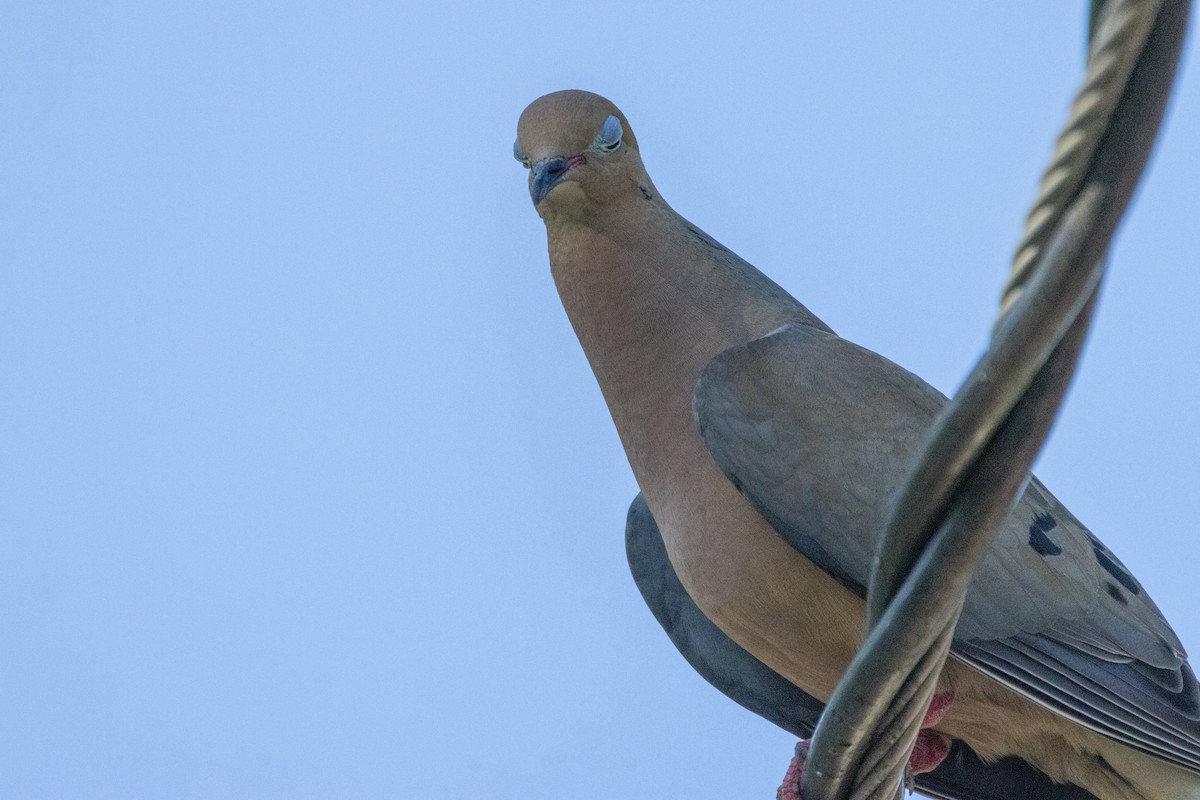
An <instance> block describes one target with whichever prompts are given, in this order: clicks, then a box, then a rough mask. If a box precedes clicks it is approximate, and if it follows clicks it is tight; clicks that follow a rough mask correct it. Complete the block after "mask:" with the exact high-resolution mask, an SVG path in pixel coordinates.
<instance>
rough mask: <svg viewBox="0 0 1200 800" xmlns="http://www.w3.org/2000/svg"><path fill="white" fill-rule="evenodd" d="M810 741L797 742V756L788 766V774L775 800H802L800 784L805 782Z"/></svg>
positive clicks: (776, 793)
mask: <svg viewBox="0 0 1200 800" xmlns="http://www.w3.org/2000/svg"><path fill="white" fill-rule="evenodd" d="M810 741H811V740H809V739H801V740H800V741H798V742H796V755H794V756H793V757H792V763H790V764H788V768H787V774H786V775H784V776H783V783H781V784H780V785H779V790H778V791H777V792H775V800H801V798H800V782H801V781H803V780H804V762H805V760H806V759H807V758H808V744H809V742H810Z"/></svg>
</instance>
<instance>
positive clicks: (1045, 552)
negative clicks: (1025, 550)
mask: <svg viewBox="0 0 1200 800" xmlns="http://www.w3.org/2000/svg"><path fill="white" fill-rule="evenodd" d="M1057 526H1058V521H1057V520H1055V519H1054V517H1052V516H1050V515H1049V514H1038V515H1037V516H1036V517H1034V518H1033V524H1032V525H1030V526H1029V546H1030V547H1032V548H1033V549H1034V552H1036V553H1037V554H1038V555H1041V556H1057V555H1061V554H1062V548H1061V547H1059V546H1058V545H1056V544H1055V543H1054V542H1053V541H1051V540H1050V537H1049V536H1047V535H1046V532H1047V531H1051V530H1054V528H1055V527H1057Z"/></svg>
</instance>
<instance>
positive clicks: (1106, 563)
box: [1092, 545, 1142, 595]
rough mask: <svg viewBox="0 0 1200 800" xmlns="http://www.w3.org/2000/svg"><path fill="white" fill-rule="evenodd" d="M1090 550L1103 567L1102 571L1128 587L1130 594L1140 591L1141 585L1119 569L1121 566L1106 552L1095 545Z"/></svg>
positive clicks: (1139, 592)
mask: <svg viewBox="0 0 1200 800" xmlns="http://www.w3.org/2000/svg"><path fill="white" fill-rule="evenodd" d="M1092 552H1093V553H1095V554H1096V561H1097V562H1098V563H1099V564H1100V566H1102V567H1104V571H1105V572H1107V573H1108V574H1109V575H1112V576H1113V578H1114V579H1115V580H1116V581H1117V583H1119V584H1121V585H1122V586H1124V587H1125V588H1126V589H1128V590H1129V593H1130V594H1133V595H1139V594H1141V593H1142V589H1141V587H1140V586H1138V585H1137V583H1136V582H1135V581H1134V580H1133V576H1132V575H1130V574H1129V573H1128V572H1126V571H1125V570H1123V569H1121V566H1120V565H1119V564H1118V563H1117V562H1115V561H1113V560H1112V559H1111V558H1109V556H1108V553H1106V552H1104V551H1103V550H1102V549H1100V548H1099V547H1097V546H1095V545H1093V546H1092Z"/></svg>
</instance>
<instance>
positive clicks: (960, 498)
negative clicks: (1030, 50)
mask: <svg viewBox="0 0 1200 800" xmlns="http://www.w3.org/2000/svg"><path fill="white" fill-rule="evenodd" d="M1188 7H1189V3H1188V0H1108V2H1105V0H1094V2H1093V8H1092V20H1091V25H1090V29H1091V33H1092V40H1091V46H1090V48H1089V56H1088V67H1087V71H1086V74H1085V77H1084V84H1083V87H1082V88H1081V89H1080V91H1079V93H1078V95H1077V96H1076V99H1075V102H1074V104H1073V105H1072V108H1071V112H1070V116H1069V119H1068V122H1067V125H1066V128H1065V130H1064V132H1063V134H1062V135H1061V136H1060V137H1059V140H1058V144H1057V146H1056V148H1055V151H1054V155H1053V157H1052V160H1051V164H1050V166H1049V167H1048V168H1047V170H1046V172H1045V175H1044V177H1043V180H1042V183H1041V187H1040V190H1039V194H1038V197H1037V199H1036V200H1035V202H1034V205H1033V210H1032V211H1031V212H1030V214H1029V217H1028V221H1027V224H1026V228H1025V233H1024V235H1023V236H1022V239H1021V242H1020V244H1019V245H1018V246H1017V250H1016V255H1015V257H1014V260H1013V271H1012V275H1011V277H1010V279H1009V282H1008V285H1007V286H1006V287H1005V290H1004V293H1003V296H1002V300H1001V310H1000V316H999V320H998V322H997V324H996V327H995V330H994V333H993V337H992V343H991V346H990V347H989V349H988V351H987V352H986V353H985V354H984V356H983V357H982V358H981V359H980V361H979V363H978V364H977V365H976V367H975V369H974V370H973V371H972V372H971V374H970V375H969V376H968V378H967V380H966V382H965V383H964V384H963V386H962V388H961V389H960V390H959V392H958V394H957V395H956V396H955V398H954V399H953V400H952V401H951V403H950V405H949V406H948V407H947V409H946V411H945V412H944V413H943V415H942V417H941V418H940V420H939V423H938V426H937V428H936V430H935V431H934V432H933V433H932V435H931V437H930V439H929V440H928V442H927V444H926V446H925V448H924V450H923V452H922V455H921V457H920V458H918V459H917V461H916V463H915V464H914V466H913V467H912V469H911V470H910V472H909V476H908V478H907V480H906V482H905V484H904V486H903V487H902V488H901V490H900V491H899V492H898V494H897V497H896V500H895V503H894V507H893V512H892V515H891V518H890V520H889V522H888V525H887V527H886V530H885V534H884V537H883V540H882V542H881V546H880V549H879V551H878V553H877V555H876V559H875V564H874V568H873V571H872V576H871V582H870V589H869V593H868V598H867V636H866V640H865V642H864V644H863V647H862V648H861V650H860V652H859V653H858V655H857V656H856V658H855V659H854V661H853V662H852V663H851V665H850V667H849V669H848V670H847V673H846V675H845V676H844V677H843V679H842V681H841V683H840V684H839V685H838V688H837V690H836V691H835V693H834V695H833V697H832V698H831V699H830V701H829V704H828V705H827V706H826V710H825V713H824V715H823V716H822V718H821V723H820V725H818V727H817V731H816V734H815V736H814V738H813V741H812V745H811V747H810V749H809V753H808V758H807V763H806V765H805V771H804V779H803V785H802V787H801V793H802V795H803V796H804V797H805V798H806V800H846V798H852V800H876V798H878V799H880V800H882V799H884V798H891V797H895V796H896V795H897V794H898V793H899V792H900V791H901V789H902V779H903V776H904V770H905V766H906V763H907V759H908V754H909V753H910V752H911V750H912V746H913V744H914V742H915V740H916V737H917V733H918V731H919V728H920V723H921V720H922V718H923V716H924V713H925V710H926V709H927V708H928V706H929V701H930V699H931V698H932V695H933V691H934V688H935V686H936V683H937V678H938V675H939V674H940V671H941V667H942V664H943V663H944V661H945V658H946V655H947V654H948V652H949V648H950V642H951V639H952V636H953V631H954V627H955V625H956V623H957V621H958V615H959V613H960V612H961V610H962V604H963V600H964V599H965V596H966V591H967V587H968V586H969V584H970V579H971V574H972V571H973V569H974V566H975V564H976V563H977V561H978V559H979V558H980V557H981V556H982V555H983V553H984V552H985V551H986V549H987V547H988V546H989V545H990V543H991V540H992V537H993V535H994V533H995V532H996V530H997V529H998V528H999V525H1000V523H1001V522H1002V521H1003V519H1004V518H1005V516H1006V515H1007V512H1008V509H1009V507H1010V505H1011V503H1012V501H1013V499H1014V498H1015V497H1016V495H1017V493H1018V492H1019V491H1020V489H1021V487H1022V486H1023V485H1024V482H1025V480H1026V479H1027V477H1028V473H1029V469H1030V467H1031V465H1032V463H1033V460H1034V458H1035V457H1036V455H1037V453H1038V451H1039V450H1040V449H1041V446H1042V443H1043V442H1044V440H1045V437H1046V435H1047V434H1048V432H1049V430H1050V426H1051V425H1052V424H1053V420H1054V417H1055V414H1056V413H1057V410H1058V407H1059V405H1060V403H1061V401H1062V398H1063V395H1064V394H1065V392H1066V388H1067V385H1068V383H1069V381H1070V378H1071V375H1072V374H1073V373H1074V369H1075V365H1076V363H1077V361H1078V356H1079V352H1080V349H1081V348H1082V346H1083V341H1084V339H1085V337H1086V335H1087V330H1088V326H1089V324H1090V320H1091V315H1092V311H1093V310H1094V308H1095V305H1096V296H1097V291H1098V287H1099V285H1100V281H1101V279H1102V277H1103V273H1104V266H1105V255H1106V253H1107V250H1108V246H1109V243H1110V242H1111V240H1112V236H1113V234H1114V232H1115V230H1116V227H1117V224H1118V223H1119V221H1120V219H1121V216H1122V215H1123V214H1124V212H1125V209H1126V207H1127V206H1128V204H1129V199H1130V197H1131V195H1132V193H1133V189H1134V187H1135V186H1136V184H1137V181H1138V178H1139V177H1140V175H1141V172H1142V170H1143V167H1144V166H1145V162H1146V159H1147V157H1148V155H1149V152H1150V148H1151V145H1152V144H1153V141H1154V138H1155V134H1156V132H1157V129H1158V126H1159V122H1160V121H1161V118H1162V113H1163V109H1164V107H1165V104H1166V97H1167V95H1168V92H1169V89H1170V85H1171V83H1172V80H1173V77H1174V72H1175V66H1176V63H1177V61H1178V55H1179V50H1180V46H1181V43H1182V40H1183V32H1184V28H1185V27H1186V19H1187V14H1188Z"/></svg>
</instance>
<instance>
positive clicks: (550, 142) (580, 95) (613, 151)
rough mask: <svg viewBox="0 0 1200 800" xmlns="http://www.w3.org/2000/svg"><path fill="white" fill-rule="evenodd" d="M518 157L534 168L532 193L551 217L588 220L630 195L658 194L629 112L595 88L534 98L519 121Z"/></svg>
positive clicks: (546, 216) (545, 215)
mask: <svg viewBox="0 0 1200 800" xmlns="http://www.w3.org/2000/svg"><path fill="white" fill-rule="evenodd" d="M513 155H514V156H515V157H516V159H517V160H518V161H520V162H521V164H523V165H524V166H525V167H527V168H528V169H529V194H530V195H531V196H532V197H533V205H534V207H535V208H536V209H537V211H538V213H539V214H540V215H541V216H542V217H543V218H544V219H546V220H547V221H549V220H550V219H551V218H553V217H566V218H572V219H575V220H577V221H586V220H587V219H588V218H589V217H593V216H595V215H596V214H599V213H601V212H602V211H603V210H604V209H605V208H606V207H610V206H611V205H613V204H614V203H619V202H622V201H623V200H624V199H626V198H628V199H630V200H633V199H643V198H645V197H649V196H651V194H652V192H651V189H652V186H653V185H652V184H651V183H650V178H649V177H648V176H647V175H646V170H645V168H644V167H643V166H642V160H641V157H640V156H639V155H638V149H637V139H635V138H634V136H633V130H632V129H631V128H630V127H629V122H628V121H627V120H626V119H625V115H624V114H622V113H621V111H620V109H618V108H617V107H616V106H614V105H613V104H612V103H610V102H609V101H608V100H605V99H604V98H603V97H601V96H600V95H597V94H592V93H591V92H584V91H580V90H577V89H570V90H567V91H562V92H554V93H553V94H548V95H546V96H544V97H539V98H538V99H537V100H534V101H533V102H532V103H531V104H530V105H529V107H528V108H526V109H525V111H524V112H523V113H522V114H521V119H520V121H519V122H518V123H517V140H516V142H515V143H514V144H513ZM654 194H656V192H654Z"/></svg>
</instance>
